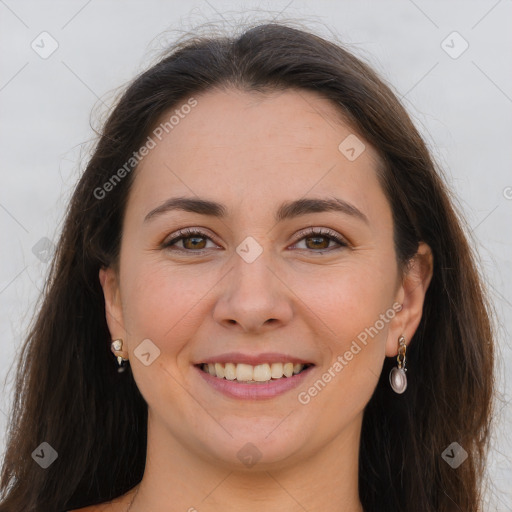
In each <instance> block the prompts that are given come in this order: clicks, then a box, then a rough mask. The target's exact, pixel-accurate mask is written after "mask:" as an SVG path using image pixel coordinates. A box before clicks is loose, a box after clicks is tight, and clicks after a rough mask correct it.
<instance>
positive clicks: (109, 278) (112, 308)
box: [99, 267, 126, 340]
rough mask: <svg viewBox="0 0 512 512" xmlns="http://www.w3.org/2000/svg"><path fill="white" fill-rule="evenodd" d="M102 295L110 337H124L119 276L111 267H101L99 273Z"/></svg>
mask: <svg viewBox="0 0 512 512" xmlns="http://www.w3.org/2000/svg"><path fill="white" fill-rule="evenodd" d="M99 278H100V283H101V287H102V288H103V296H104V297H105V316H106V319H107V325H108V329H109V331H110V335H111V337H112V339H113V340H114V339H117V338H123V339H124V338H125V334H126V330H125V328H124V320H123V308H122V305H121V292H120V289H119V277H118V274H117V272H116V271H115V270H114V269H113V268H112V267H108V268H102V269H100V273H99Z"/></svg>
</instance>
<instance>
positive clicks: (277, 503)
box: [0, 23, 494, 512]
mask: <svg viewBox="0 0 512 512" xmlns="http://www.w3.org/2000/svg"><path fill="white" fill-rule="evenodd" d="M493 337H494V334H493V332H492V329H491V324H490V319H489V307H488V303H487V300H486V298H485V294H484V291H483V288H482V281H481V278H480V277H479V275H478V272H477V269H476V265H475V262H474V256H473V254H472V252H471V250H470V247H469V244H468V242H467V240H466V237H465V235H464V232H463V229H462V228H461V221H460V220H459V218H458V216H457V214H456V212H455V210H454V207H453V205H452V204H451V202H450V199H449V193H448V192H447V190H446V188H445V185H444V184H443V182H442V180H441V178H440V177H439V175H438V173H437V172H436V168H435V165H434V163H433V161H432V159H431V157H430V155H429V152H428V150H427V148H426V146H425V144H424V142H423V140H422V139H421V137H420V135H419V134H418V132H417V130H416V129H415V127H414V126H413V124H412V122H411V120H410V118H409V117H408V115H407V113H406V112H405V110H404V108H403V107H402V106H401V104H400V103H399V101H398V100H397V98H396V97H395V95H394V94H393V93H392V92H391V90H390V89H389V88H388V87H387V86H386V85H385V84H384V83H383V82H382V81H381V80H380V79H379V78H378V77H377V76H376V74H375V72H374V71H372V70H371V69H370V68H369V67H368V66H367V65H366V64H364V63H362V62H361V61H360V60H358V59H357V58H356V57H354V56H353V55H351V54H350V53H349V52H347V50H345V49H343V48H341V47H340V46H338V45H335V44H333V43H331V42H328V41H326V40H324V39H322V38H320V37H318V36H316V35H313V34H311V33H309V32H307V31H302V30H298V29H296V28H292V27H288V26H285V25H282V24H276V23H271V24H267V25H261V26H256V27H254V28H252V29H249V30H247V31H245V32H244V33H243V34H242V35H240V36H236V37H232V38H228V37H218V36H215V37H214V36H210V37H209V36H204V37H199V36H197V37H191V38H190V39H188V40H184V41H182V42H180V43H179V44H177V45H176V46H175V47H174V48H172V49H171V50H170V51H169V54H168V55H167V56H166V57H165V58H163V59H162V60H161V61H160V62H158V63H157V64H156V65H155V66H153V67H152V68H151V69H149V70H148V71H146V72H145V73H143V74H142V75H141V76H140V77H138V78H137V79H136V80H135V81H134V82H133V83H132V84H131V85H130V86H129V87H128V89H127V90H126V92H125V93H124V95H123V96H122V97H121V98H120V100H119V102H118V104H117V106H116V107H115V108H114V110H113V111H112V113H111V114H110V117H109V119H108V120H107V122H106V124H105V126H104V130H103V133H102V134H101V136H100V139H99V141H98V144H97V147H96V149H95V152H94V154H93V156H92V158H91V160H90V162H89V165H88V166H87V169H86V170H85V172H84V174H83V176H82V178H81V179H80V182H79V183H78V185H77V188H76V191H75V193H74V195H73V198H72V201H71V205H70V208H69V211H68V213H67V219H66V223H65V225H64V229H63V233H62V237H61V239H60V242H59V244H58V250H57V253H56V256H55V261H54V262H53V266H52V273H51V278H50V280H49V283H48V286H47V289H46V294H45V299H44V302H43V304H42V306H41V309H40V311H39V314H38V317H37V320H36V322H35V324H34V326H33V329H32V331H31V332H30V334H29V336H28V339H27V342H26V344H25V346H24V350H23V352H22V354H21V359H20V363H19V370H18V379H17V394H16V400H15V407H14V410H13V417H12V421H11V429H10V436H9V438H8V445H7V452H6V457H5V460H4V465H3V472H2V480H1V487H2V491H3V500H2V504H1V505H0V511H2V512H3V511H7V510H8V511H9V512H14V511H49V510H51V511H60V512H62V511H64V510H66V511H68V510H78V509H79V510H81V511H84V512H85V511H87V512H91V511H100V510H101V511H111V512H128V511H129V512H142V511H149V510H151V511H156V512H159V511H164V510H165V511H169V510H189V511H193V510H198V511H220V510H222V511H227V510H244V511H252V510H260V509H261V508H262V507H263V508H266V509H269V510H284V511H292V510H293V511H295V510H309V511H314V510H344V511H345V512H356V511H358V512H360V511H363V510H364V511H365V512H370V511H406V510H407V511H410V510H414V511H415V512H420V511H425V512H427V511H429V512H434V511H436V512H441V511H443V512H444V511H455V510H464V511H475V512H476V511H480V510H482V508H481V501H482V474H483V469H484V462H485V453H486V448H487V444H488V438H489V428H490V411H491V401H492V395H493V350H494V348H493V347H494V345H493V343H494V342H493ZM118 370H121V371H118ZM84 507H85V508H84Z"/></svg>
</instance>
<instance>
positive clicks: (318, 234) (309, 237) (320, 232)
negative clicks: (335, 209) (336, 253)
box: [295, 228, 349, 253]
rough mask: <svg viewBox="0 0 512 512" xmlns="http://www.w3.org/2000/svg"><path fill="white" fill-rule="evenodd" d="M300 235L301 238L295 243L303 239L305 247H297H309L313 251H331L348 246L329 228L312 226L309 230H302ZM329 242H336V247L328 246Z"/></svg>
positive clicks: (306, 248) (305, 248)
mask: <svg viewBox="0 0 512 512" xmlns="http://www.w3.org/2000/svg"><path fill="white" fill-rule="evenodd" d="M301 235H302V238H300V239H299V240H298V241H297V242H296V243H295V245H297V244H299V243H302V241H304V245H305V247H298V249H304V250H308V249H309V250H311V251H313V252H318V253H322V251H331V250H336V249H341V248H343V247H348V246H349V244H348V243H347V242H346V241H345V240H343V239H342V238H341V237H340V236H339V235H338V234H337V233H336V232H335V231H332V230H330V229H325V228H324V229H321V228H312V229H310V230H309V231H306V232H302V233H301ZM331 242H334V243H335V244H337V245H338V247H336V246H329V245H330V244H331Z"/></svg>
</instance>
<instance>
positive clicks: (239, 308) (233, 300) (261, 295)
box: [213, 249, 293, 333]
mask: <svg viewBox="0 0 512 512" xmlns="http://www.w3.org/2000/svg"><path fill="white" fill-rule="evenodd" d="M270 252H271V251H270V250H268V249H267V250H266V251H263V253H262V254H261V255H260V256H259V257H258V258H257V259H256V260H255V261H253V262H252V263H247V262H246V261H244V259H242V258H241V257H239V256H238V254H236V255H235V256H234V258H233V259H234V265H233V267H232V269H231V270H230V271H229V272H228V274H227V275H226V276H225V279H224V280H222V281H221V283H219V286H224V288H222V289H221V290H222V291H221V293H220V295H219V298H218V300H217V302H216V303H215V307H214V311H213V317H214V320H215V321H216V322H218V323H220V324H221V325H222V326H223V327H227V328H230V329H239V330H240V331H241V332H244V333H262V332H266V331H268V330H272V329H276V328H279V327H282V326H284V325H286V324H287V323H289V322H290V320H291V318H292V316H293V307H292V298H293V293H292V292H291V290H290V287H289V285H287V283H286V282H285V280H284V279H282V277H280V276H279V272H278V271H277V270H276V268H275V265H273V262H272V261H271V258H270V256H268V255H269V253H270Z"/></svg>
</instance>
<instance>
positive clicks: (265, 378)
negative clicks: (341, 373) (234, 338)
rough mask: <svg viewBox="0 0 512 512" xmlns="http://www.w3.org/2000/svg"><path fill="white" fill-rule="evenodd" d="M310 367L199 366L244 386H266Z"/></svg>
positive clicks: (284, 364) (204, 364) (215, 364)
mask: <svg viewBox="0 0 512 512" xmlns="http://www.w3.org/2000/svg"><path fill="white" fill-rule="evenodd" d="M310 366H311V365H310V364H300V363H295V364H294V363H292V362H285V363H263V364H258V365H255V366H253V365H250V364H244V363H238V364H235V363H214V364H213V363H209V364H207V363H202V364H199V365H198V367H199V368H200V369H201V370H202V371H203V372H204V373H208V374H209V375H211V376H213V377H217V378H219V379H224V380H229V381H235V382H240V383H244V384H264V383H268V382H270V381H271V380H279V379H283V378H290V377H292V376H293V375H298V374H299V373H301V372H302V371H304V370H305V369H307V368H308V367H310Z"/></svg>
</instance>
